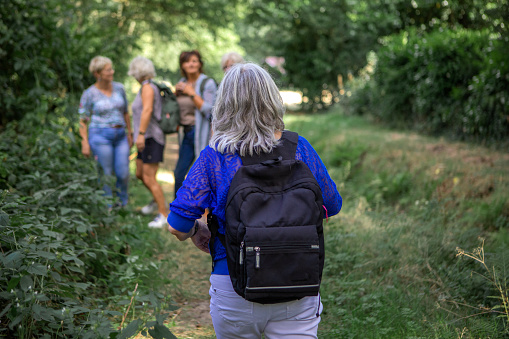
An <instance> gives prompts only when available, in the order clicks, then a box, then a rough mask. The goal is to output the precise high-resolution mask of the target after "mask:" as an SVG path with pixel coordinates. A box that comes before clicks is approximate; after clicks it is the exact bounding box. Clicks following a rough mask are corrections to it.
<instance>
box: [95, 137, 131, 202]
mask: <svg viewBox="0 0 509 339" xmlns="http://www.w3.org/2000/svg"><path fill="white" fill-rule="evenodd" d="M88 143H89V144H90V149H91V150H92V152H93V153H94V155H95V157H96V159H97V161H98V162H99V164H100V165H101V167H102V169H103V173H104V175H106V176H111V175H113V172H115V175H116V177H117V183H116V186H117V190H118V192H117V195H118V197H119V198H120V200H121V202H122V206H125V205H127V200H128V197H127V184H128V181H129V143H128V142H127V135H126V133H125V129H124V128H90V129H89V130H88ZM103 190H104V192H106V196H111V195H112V192H111V188H110V187H109V186H108V185H106V184H105V185H104V186H103Z"/></svg>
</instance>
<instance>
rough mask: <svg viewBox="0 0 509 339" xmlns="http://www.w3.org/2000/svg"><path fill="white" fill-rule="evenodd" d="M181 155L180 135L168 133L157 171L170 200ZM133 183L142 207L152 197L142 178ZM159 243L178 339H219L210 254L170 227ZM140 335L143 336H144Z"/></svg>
mask: <svg viewBox="0 0 509 339" xmlns="http://www.w3.org/2000/svg"><path fill="white" fill-rule="evenodd" d="M177 158H178V142H177V136H176V135H175V134H172V135H168V136H167V137H166V147H165V154H164V162H163V164H161V166H160V169H159V171H158V173H157V180H158V181H159V183H160V184H161V186H162V188H163V192H164V193H165V197H166V200H167V201H168V202H171V201H172V200H173V194H174V193H173V189H174V177H173V170H174V169H175V164H176V161H177ZM132 170H133V169H132ZM133 186H134V187H133V191H134V192H135V193H134V194H133V197H134V199H133V200H134V201H133V203H134V205H135V206H137V209H139V208H140V206H143V205H144V204H145V203H147V202H148V201H149V200H150V196H149V194H148V192H147V191H146V189H145V188H144V187H142V186H141V184H140V183H139V182H138V181H135V183H134V185H133ZM153 231H154V232H158V231H157V230H153ZM156 243H157V244H158V245H157V246H158V247H161V248H160V250H159V251H158V252H159V255H158V256H157V258H156V259H157V260H158V261H160V262H161V263H163V264H162V268H161V270H160V272H159V274H162V275H164V276H165V278H166V279H168V280H169V281H170V282H171V283H169V284H167V286H166V291H161V292H165V294H167V295H171V297H172V300H173V301H174V302H176V304H177V305H178V306H179V309H178V310H176V311H174V312H172V313H171V314H170V316H169V317H168V319H167V323H168V326H169V328H170V329H171V331H172V332H173V333H174V334H175V335H176V336H177V337H178V338H203V339H205V338H215V335H214V330H213V327H212V319H211V318H210V314H209V295H208V290H209V287H210V283H209V280H208V279H209V276H210V257H209V255H208V254H206V253H203V252H201V251H199V250H198V249H197V248H196V247H195V246H194V245H193V243H192V242H191V241H184V242H180V241H178V240H177V239H176V238H175V237H173V236H172V235H171V234H169V233H168V232H167V231H166V230H160V237H159V239H158V240H157V241H156ZM139 338H143V337H142V336H141V335H140V336H139Z"/></svg>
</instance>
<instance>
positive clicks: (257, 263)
mask: <svg viewBox="0 0 509 339" xmlns="http://www.w3.org/2000/svg"><path fill="white" fill-rule="evenodd" d="M254 250H255V252H256V265H255V268H260V247H258V246H256V247H255V248H254Z"/></svg>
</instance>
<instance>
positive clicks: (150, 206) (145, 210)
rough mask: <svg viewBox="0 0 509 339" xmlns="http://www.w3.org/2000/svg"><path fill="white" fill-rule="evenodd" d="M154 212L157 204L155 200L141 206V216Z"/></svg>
mask: <svg viewBox="0 0 509 339" xmlns="http://www.w3.org/2000/svg"><path fill="white" fill-rule="evenodd" d="M156 211H157V203H156V201H155V200H152V201H151V202H149V204H148V205H146V206H143V207H142V208H141V214H144V215H150V214H154V213H155V212H156Z"/></svg>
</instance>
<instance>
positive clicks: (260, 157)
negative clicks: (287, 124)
mask: <svg viewBox="0 0 509 339" xmlns="http://www.w3.org/2000/svg"><path fill="white" fill-rule="evenodd" d="M298 142H299V135H298V134H297V133H295V132H291V131H288V130H285V131H283V134H282V136H281V144H279V145H278V146H277V147H275V148H274V149H272V152H270V153H260V154H253V155H252V156H249V155H248V156H241V157H240V158H241V159H242V165H243V166H250V165H257V164H260V163H262V162H266V161H268V160H276V159H278V158H279V157H282V158H283V160H294V159H295V152H296V151H297V144H298Z"/></svg>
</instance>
